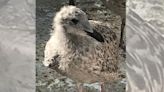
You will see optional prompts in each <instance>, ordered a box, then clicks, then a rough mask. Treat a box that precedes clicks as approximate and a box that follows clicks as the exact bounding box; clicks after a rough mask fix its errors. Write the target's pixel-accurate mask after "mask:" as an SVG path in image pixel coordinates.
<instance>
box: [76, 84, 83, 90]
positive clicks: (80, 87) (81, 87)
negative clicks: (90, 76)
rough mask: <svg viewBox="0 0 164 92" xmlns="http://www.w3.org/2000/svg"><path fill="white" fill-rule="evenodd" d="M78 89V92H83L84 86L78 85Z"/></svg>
mask: <svg viewBox="0 0 164 92" xmlns="http://www.w3.org/2000/svg"><path fill="white" fill-rule="evenodd" d="M77 89H78V92H83V84H82V83H77Z"/></svg>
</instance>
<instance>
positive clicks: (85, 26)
mask: <svg viewBox="0 0 164 92" xmlns="http://www.w3.org/2000/svg"><path fill="white" fill-rule="evenodd" d="M83 27H84V31H86V32H90V33H93V29H92V27H91V25H90V24H89V22H85V23H83Z"/></svg>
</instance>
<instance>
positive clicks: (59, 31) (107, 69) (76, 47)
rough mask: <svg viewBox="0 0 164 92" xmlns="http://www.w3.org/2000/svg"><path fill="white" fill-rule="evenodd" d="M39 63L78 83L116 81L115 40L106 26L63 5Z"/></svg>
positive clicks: (113, 33)
mask: <svg viewBox="0 0 164 92" xmlns="http://www.w3.org/2000/svg"><path fill="white" fill-rule="evenodd" d="M53 28H54V29H53V31H52V33H51V37H50V39H49V41H48V42H47V44H46V47H45V52H44V61H43V64H44V65H45V66H48V67H50V68H52V69H55V70H56V71H57V72H59V73H60V74H62V75H65V76H68V77H69V78H71V79H73V80H75V81H77V82H80V83H94V82H106V81H114V80H117V79H119V78H120V77H119V62H118V42H119V40H118V38H117V36H116V33H115V32H113V31H112V30H110V28H109V27H107V26H105V25H103V24H100V23H98V22H95V21H90V22H89V21H88V18H87V15H86V13H84V12H83V11H82V10H81V9H79V8H77V7H75V6H64V7H63V8H61V10H60V11H59V12H57V14H56V16H55V17H54V20H53Z"/></svg>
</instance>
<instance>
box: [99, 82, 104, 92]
mask: <svg viewBox="0 0 164 92" xmlns="http://www.w3.org/2000/svg"><path fill="white" fill-rule="evenodd" d="M100 87H101V88H100V92H105V88H104V87H105V86H104V82H100Z"/></svg>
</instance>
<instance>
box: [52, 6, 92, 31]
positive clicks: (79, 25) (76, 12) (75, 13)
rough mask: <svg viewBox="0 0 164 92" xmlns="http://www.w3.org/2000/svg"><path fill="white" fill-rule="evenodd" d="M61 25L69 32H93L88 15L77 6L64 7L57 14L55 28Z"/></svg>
mask: <svg viewBox="0 0 164 92" xmlns="http://www.w3.org/2000/svg"><path fill="white" fill-rule="evenodd" d="M59 25H61V26H62V27H63V28H64V29H65V30H69V31H68V32H78V33H79V32H80V31H86V32H91V33H92V32H93V30H92V28H91V26H90V24H89V21H88V18H87V15H86V13H85V12H83V11H82V10H81V9H79V8H77V7H75V6H64V7H62V8H61V9H60V11H59V12H57V14H56V16H55V18H54V25H53V26H54V27H58V26H59Z"/></svg>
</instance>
